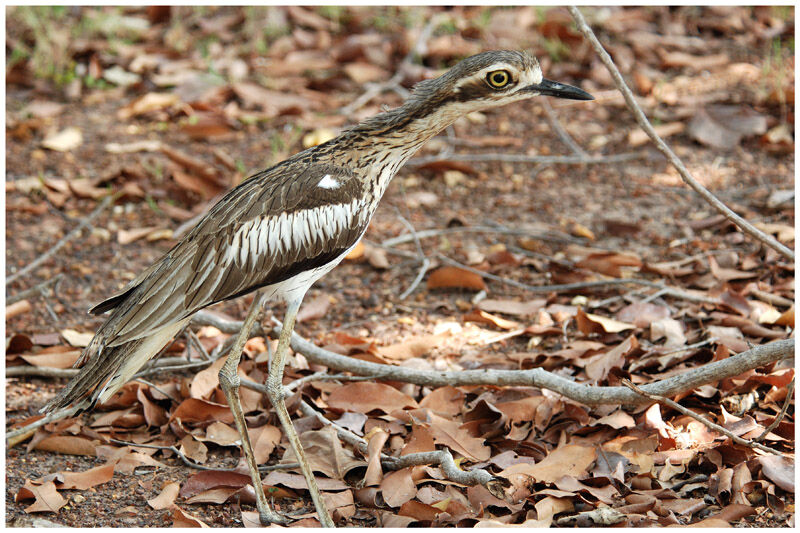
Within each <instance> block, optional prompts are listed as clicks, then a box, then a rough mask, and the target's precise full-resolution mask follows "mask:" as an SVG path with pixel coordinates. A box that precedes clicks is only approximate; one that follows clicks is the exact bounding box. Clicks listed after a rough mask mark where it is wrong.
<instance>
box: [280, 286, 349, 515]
mask: <svg viewBox="0 0 800 533" xmlns="http://www.w3.org/2000/svg"><path fill="white" fill-rule="evenodd" d="M301 301H302V297H301V298H296V299H294V300H292V301H289V302H288V303H287V306H286V315H284V317H283V327H281V334H280V336H279V337H278V348H277V350H275V353H274V354H273V356H272V364H271V365H270V369H269V378H268V379H267V391H268V394H269V399H270V401H271V402H272V405H273V406H274V407H275V412H276V413H277V414H278V419H279V420H280V421H281V426H282V427H283V432H284V433H285V434H286V438H287V439H288V440H289V444H291V446H292V450H294V455H295V457H297V462H298V463H300V469H301V470H302V471H303V476H304V477H305V478H306V483H307V484H308V491H309V492H310V493H311V500H312V501H313V502H314V507H315V508H316V509H317V514H318V515H319V521H320V523H321V524H322V527H336V526H335V525H334V523H333V520H331V516H330V514H329V513H328V509H327V508H326V507H325V503H324V502H323V501H322V496H321V495H320V493H319V488H318V487H317V482H316V480H315V479H314V472H312V471H311V467H310V466H309V465H308V460H306V454H305V452H304V451H303V445H302V444H301V443H300V437H299V436H298V435H297V431H295V429H294V426H293V425H292V420H291V418H289V411H288V410H287V409H286V400H285V398H284V388H283V367H284V365H285V364H286V352H287V350H288V349H289V343H290V341H291V339H292V331H293V330H294V319H295V317H296V316H297V310H298V309H299V308H300V302H301Z"/></svg>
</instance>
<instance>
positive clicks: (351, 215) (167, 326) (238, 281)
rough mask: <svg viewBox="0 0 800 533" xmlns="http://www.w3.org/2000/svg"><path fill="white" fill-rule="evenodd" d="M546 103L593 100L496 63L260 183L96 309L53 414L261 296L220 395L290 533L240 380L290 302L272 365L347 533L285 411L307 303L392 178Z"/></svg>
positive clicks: (436, 85) (471, 68) (280, 397)
mask: <svg viewBox="0 0 800 533" xmlns="http://www.w3.org/2000/svg"><path fill="white" fill-rule="evenodd" d="M539 95H545V96H553V97H558V98H567V99H573V100H592V99H593V97H592V96H591V95H590V94H589V93H587V92H586V91H584V90H582V89H579V88H578V87H574V86H571V85H567V84H563V83H558V82H555V81H552V80H548V79H545V78H543V77H542V69H541V67H540V65H539V62H538V61H537V60H536V58H535V57H534V56H533V55H531V54H529V53H527V52H524V51H514V50H497V51H487V52H482V53H479V54H476V55H473V56H470V57H467V58H465V59H462V60H461V61H459V62H458V63H456V64H455V65H454V66H453V67H451V68H450V69H449V70H447V71H446V72H444V73H443V74H441V75H440V76H438V77H436V78H432V79H428V80H424V81H421V82H419V83H417V84H416V85H415V86H414V87H413V89H412V91H411V93H410V95H409V96H408V98H407V99H406V100H405V101H404V102H403V103H402V105H400V106H398V107H396V108H394V109H389V110H386V111H384V112H381V113H379V114H377V115H374V116H372V117H370V118H367V119H365V120H363V121H362V122H360V123H358V124H356V125H354V126H351V127H349V128H348V129H345V130H343V131H342V132H341V133H340V134H339V135H338V136H337V137H335V138H333V139H332V140H329V141H327V142H325V143H323V144H319V145H317V146H313V147H311V148H308V149H306V150H303V151H301V152H299V153H297V154H295V155H293V156H291V157H289V158H288V159H286V160H284V161H282V162H280V163H278V164H276V165H275V166H273V167H271V168H268V169H266V170H263V171H261V172H258V173H256V174H254V175H253V176H251V177H250V178H248V179H246V180H245V181H243V182H242V183H240V184H239V185H237V186H236V187H234V188H233V189H231V190H230V191H228V192H227V193H226V194H225V195H224V196H223V197H222V199H220V200H219V201H218V202H217V203H216V204H215V205H214V206H213V207H211V208H210V209H209V210H208V212H207V213H206V214H205V215H204V216H203V217H202V219H200V220H199V222H198V223H197V225H196V226H194V228H192V229H191V230H190V231H189V232H188V233H186V234H185V236H184V237H183V238H182V239H181V240H180V241H179V242H178V243H177V244H175V245H174V246H173V247H172V249H170V250H169V251H168V252H166V253H165V254H164V255H163V257H161V258H160V259H158V260H157V261H156V262H155V263H153V265H152V266H150V267H149V268H147V269H146V270H144V271H143V272H142V273H141V274H140V275H139V276H137V277H136V278H135V279H134V280H133V281H131V282H130V283H129V284H128V285H127V286H126V287H125V288H124V289H123V290H122V291H121V292H119V293H117V294H115V295H113V296H111V297H110V298H108V299H106V300H104V301H103V302H101V303H99V304H97V305H96V306H94V307H93V308H92V309H91V310H90V312H91V313H93V314H96V315H99V314H103V313H106V312H110V314H109V315H108V318H107V319H106V321H105V322H104V323H103V324H102V325H101V326H100V328H99V329H98V330H97V332H96V333H95V335H94V337H93V338H92V340H91V342H90V343H89V345H88V346H87V347H86V349H85V351H84V352H83V353H82V355H81V357H80V360H79V361H78V362H77V363H76V366H78V367H80V371H79V373H78V374H77V376H75V377H74V378H73V379H72V380H71V381H70V382H69V383H68V384H67V385H66V387H64V389H63V390H61V391H60V392H59V393H58V394H57V396H55V397H54V398H53V399H52V400H51V401H49V402H48V403H47V404H46V405H45V407H43V409H42V411H43V412H51V411H54V410H57V409H65V408H68V407H70V406H72V408H76V407H77V408H78V409H79V410H88V409H91V408H93V407H94V405H95V404H96V403H98V402H100V403H102V402H105V401H107V400H108V399H109V398H111V397H112V396H113V395H114V394H115V393H116V392H117V391H118V390H119V389H120V387H122V385H124V384H125V383H126V382H127V381H128V380H130V379H131V378H132V377H133V376H134V374H136V372H137V371H138V370H139V369H140V368H141V367H142V366H143V365H144V364H145V363H146V362H147V361H148V360H150V359H151V358H152V357H154V356H155V355H156V354H157V353H159V351H160V350H161V349H162V348H163V347H164V346H165V345H166V344H167V343H169V342H170V341H171V340H172V338H173V337H174V336H175V335H177V334H178V333H179V332H180V331H181V330H182V329H183V328H184V327H185V326H187V325H188V323H189V321H190V320H191V317H192V315H193V314H194V313H196V312H197V311H199V310H201V309H203V308H205V307H208V306H210V305H212V304H215V303H217V302H221V301H225V300H230V299H233V298H237V297H240V296H243V295H246V294H248V293H252V292H254V291H257V293H256V296H255V298H254V300H253V303H252V304H251V307H250V311H249V312H248V316H247V319H246V320H245V323H244V326H243V328H242V330H241V331H240V332H239V335H238V337H237V343H235V346H234V347H233V349H231V351H230V352H229V354H228V356H227V359H226V362H225V364H224V365H223V367H222V369H221V370H220V373H219V377H220V386H221V388H222V390H223V392H224V394H225V397H226V399H227V401H228V405H229V406H230V408H231V411H232V413H233V415H234V421H235V422H236V426H237V430H238V431H239V434H240V436H241V447H242V450H243V453H244V455H245V458H246V459H247V462H248V469H249V470H250V475H251V478H252V481H253V486H254V489H255V492H256V506H257V509H258V512H259V517H260V519H261V522H262V523H264V524H268V523H274V522H277V523H285V522H286V518H285V517H284V516H283V515H281V514H279V513H278V512H276V511H275V510H274V509H273V508H272V507H271V506H270V505H269V503H268V502H267V500H266V497H265V495H264V491H263V488H262V485H261V478H260V475H259V472H258V465H257V464H256V462H255V459H254V455H253V451H252V446H251V444H250V441H249V438H248V434H247V427H246V424H245V420H244V415H243V413H242V408H241V403H240V399H239V394H238V390H239V377H238V375H237V367H238V364H239V360H240V357H241V351H242V345H243V344H244V340H246V338H247V334H248V333H249V330H250V327H251V326H252V324H253V323H254V321H255V318H256V317H257V315H258V312H259V310H260V308H261V305H262V302H265V301H268V300H283V301H284V302H285V303H286V311H285V315H284V320H283V326H282V328H281V332H280V335H279V342H278V347H277V349H276V350H275V353H274V354H273V356H272V359H271V363H270V371H269V376H268V379H267V389H268V391H269V392H268V397H269V399H270V401H271V403H272V405H273V407H274V409H275V410H276V413H277V415H278V418H279V420H280V422H281V426H282V428H283V431H284V434H285V435H286V437H287V440H288V441H289V443H290V445H291V447H292V449H293V451H294V453H295V456H296V457H297V459H298V462H299V463H300V467H301V470H302V472H303V475H304V477H305V479H306V482H307V484H308V487H309V492H310V493H311V498H312V500H313V503H314V506H315V508H316V511H317V514H318V515H319V520H320V523H321V524H322V525H323V526H326V527H335V524H334V523H333V521H332V519H331V517H330V513H329V512H328V510H327V508H326V506H325V504H324V502H323V501H322V498H321V497H320V493H319V489H318V488H317V484H316V481H315V479H314V475H313V472H312V471H311V469H310V467H309V466H308V462H307V460H306V458H305V453H304V451H303V448H302V445H301V443H300V440H299V438H298V436H297V432H296V431H295V429H294V427H293V425H292V422H291V418H290V416H289V413H288V412H287V409H286V405H285V402H284V389H283V383H282V381H283V371H284V366H285V359H286V353H287V351H288V347H289V344H290V340H291V335H292V331H293V328H294V322H295V317H296V315H297V311H298V309H299V307H300V304H301V302H302V301H303V297H304V296H305V294H306V292H307V291H308V289H309V288H310V287H311V286H312V285H313V284H314V282H315V281H317V280H318V279H320V278H321V277H322V276H324V275H325V274H327V273H328V272H330V271H331V270H332V269H333V268H334V267H335V266H336V265H338V264H339V262H341V261H342V259H343V258H344V257H345V256H346V255H347V254H348V253H349V252H350V251H351V250H352V249H353V248H354V247H355V246H356V244H357V243H358V242H359V240H360V239H361V237H362V236H363V235H364V232H365V231H366V229H367V226H368V225H369V222H370V220H371V218H372V216H373V214H374V213H375V211H376V209H377V207H378V203H379V202H380V200H381V197H382V196H383V194H384V192H385V191H386V188H387V187H388V185H389V183H390V182H391V180H392V178H393V177H394V175H395V174H396V173H397V171H398V169H400V167H401V166H403V164H404V163H405V162H406V161H407V160H408V159H409V158H410V157H411V156H412V155H413V154H414V153H415V152H416V151H417V150H419V148H420V147H421V146H422V145H423V144H425V143H426V142H427V141H428V140H429V139H431V138H432V137H434V136H435V135H437V134H438V133H440V132H441V131H442V130H443V129H445V128H446V127H448V126H450V125H451V124H452V123H453V122H455V121H456V120H457V119H458V118H459V117H461V116H464V115H466V114H468V113H471V112H473V111H478V110H484V109H488V108H494V107H498V106H502V105H506V104H510V103H514V102H519V101H522V100H525V99H528V98H532V97H535V96H539ZM517 118H518V119H519V118H520V117H519V116H518V117H517Z"/></svg>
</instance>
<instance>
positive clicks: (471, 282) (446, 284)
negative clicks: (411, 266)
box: [427, 266, 487, 291]
mask: <svg viewBox="0 0 800 533" xmlns="http://www.w3.org/2000/svg"><path fill="white" fill-rule="evenodd" d="M427 284H428V288H429V289H452V288H455V289H469V290H473V291H484V290H486V289H487V287H486V283H485V282H484V281H483V278H482V277H481V276H479V275H478V274H476V273H474V272H470V271H469V270H464V269H463V268H458V267H452V266H445V267H441V268H437V269H436V270H434V271H433V272H431V274H430V276H428V282H427Z"/></svg>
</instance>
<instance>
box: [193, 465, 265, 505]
mask: <svg viewBox="0 0 800 533" xmlns="http://www.w3.org/2000/svg"><path fill="white" fill-rule="evenodd" d="M249 483H251V480H250V476H249V475H248V474H240V473H238V472H231V471H227V470H202V471H200V472H197V473H196V474H194V475H192V476H190V477H189V479H187V480H186V482H185V483H184V484H183V486H181V490H180V492H179V496H180V497H181V498H185V499H188V498H191V497H193V496H196V495H197V494H200V493H202V492H205V491H208V490H211V489H218V488H232V489H236V490H238V489H240V488H242V487H244V486H245V485H247V484H249Z"/></svg>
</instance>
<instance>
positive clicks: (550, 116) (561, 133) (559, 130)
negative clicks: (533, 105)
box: [542, 98, 590, 157]
mask: <svg viewBox="0 0 800 533" xmlns="http://www.w3.org/2000/svg"><path fill="white" fill-rule="evenodd" d="M542 107H543V108H544V111H545V113H546V114H547V120H548V122H550V127H551V128H552V129H553V131H554V132H555V133H556V135H558V137H559V138H560V139H561V142H563V143H564V144H566V145H567V147H568V148H569V149H570V150H572V153H574V154H575V155H578V156H581V157H590V156H589V154H588V153H586V151H585V150H584V149H583V148H581V147H580V145H579V144H578V143H577V142H575V139H573V138H572V136H571V135H570V134H569V133H567V130H565V129H564V126H562V125H561V121H560V120H558V115H556V112H555V111H553V106H551V105H550V99H549V98H542Z"/></svg>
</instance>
